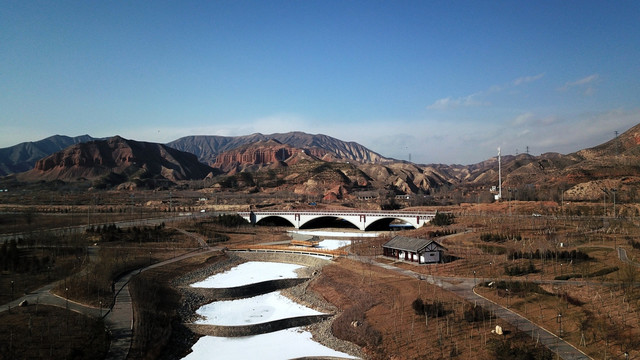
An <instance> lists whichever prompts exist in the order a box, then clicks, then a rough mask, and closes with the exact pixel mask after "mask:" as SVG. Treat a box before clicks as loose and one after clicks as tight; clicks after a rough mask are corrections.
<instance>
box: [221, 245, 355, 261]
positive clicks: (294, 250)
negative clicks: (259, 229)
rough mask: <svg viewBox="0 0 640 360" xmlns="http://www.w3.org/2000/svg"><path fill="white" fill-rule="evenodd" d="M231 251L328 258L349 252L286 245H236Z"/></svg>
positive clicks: (230, 248)
mask: <svg viewBox="0 0 640 360" xmlns="http://www.w3.org/2000/svg"><path fill="white" fill-rule="evenodd" d="M228 250H229V251H253V252H283V253H290V254H304V255H321V256H327V257H332V258H335V257H338V256H346V255H347V252H346V251H344V250H328V249H315V248H311V247H309V248H304V249H301V248H300V247H292V246H284V245H235V246H233V247H229V248H228Z"/></svg>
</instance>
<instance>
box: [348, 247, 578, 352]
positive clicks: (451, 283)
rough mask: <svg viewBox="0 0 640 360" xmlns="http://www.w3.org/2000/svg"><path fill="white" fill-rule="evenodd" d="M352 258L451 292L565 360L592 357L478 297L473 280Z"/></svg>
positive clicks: (512, 313) (499, 306)
mask: <svg viewBox="0 0 640 360" xmlns="http://www.w3.org/2000/svg"><path fill="white" fill-rule="evenodd" d="M353 258H355V259H356V260H358V261H362V262H367V263H371V264H373V265H376V266H379V267H382V268H384V269H388V270H391V271H395V272H397V273H400V274H402V275H404V276H410V277H415V278H417V279H420V280H423V281H427V282H428V283H430V284H433V285H437V286H439V287H441V288H443V289H445V290H448V291H451V292H452V293H454V294H456V295H458V296H460V297H462V298H464V299H466V300H468V301H470V302H473V303H476V304H478V305H480V306H482V307H483V308H485V309H487V310H489V311H491V312H493V313H495V315H496V316H497V317H499V318H501V319H502V320H504V321H506V322H507V323H509V324H511V325H513V326H514V327H515V328H516V329H518V330H520V331H522V332H524V333H527V334H531V336H532V337H533V338H536V339H537V341H540V343H542V344H543V345H545V346H546V347H547V348H549V350H551V351H553V352H554V353H556V354H557V355H558V356H560V357H561V358H563V359H565V360H585V359H591V357H589V356H588V355H587V354H585V353H583V352H582V351H580V350H579V349H577V348H575V347H573V346H572V345H571V344H569V343H567V342H566V341H564V340H562V339H561V338H559V337H557V336H556V335H555V334H553V333H551V332H550V331H548V330H546V329H545V328H543V327H540V326H538V325H536V324H534V323H533V322H531V321H529V320H528V319H526V318H524V317H522V316H520V315H518V314H517V313H515V312H513V311H511V310H509V309H507V308H505V307H503V306H501V305H498V304H496V303H494V302H492V301H490V300H488V299H486V298H484V297H482V296H480V295H478V294H477V293H476V292H475V291H474V287H475V283H476V280H475V279H470V278H458V277H446V276H434V275H424V274H420V273H416V272H414V271H411V270H407V269H401V268H398V267H395V266H393V265H389V264H383V263H379V262H377V261H375V260H371V259H368V258H362V257H353Z"/></svg>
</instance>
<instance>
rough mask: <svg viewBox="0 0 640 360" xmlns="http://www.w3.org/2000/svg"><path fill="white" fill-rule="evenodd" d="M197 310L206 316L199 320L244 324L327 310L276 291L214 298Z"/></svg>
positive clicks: (214, 322) (235, 324)
mask: <svg viewBox="0 0 640 360" xmlns="http://www.w3.org/2000/svg"><path fill="white" fill-rule="evenodd" d="M196 314H198V315H200V316H202V317H203V319H199V320H197V321H196V322H195V323H196V324H202V325H222V326H242V325H253V324H261V323H266V322H269V321H275V320H281V319H287V318H292V317H297V316H307V315H322V314H323V313H321V312H318V311H315V310H313V309H311V308H308V307H306V306H304V305H300V304H298V303H296V302H294V301H292V300H290V299H289V298H287V297H286V296H283V295H282V294H281V293H280V291H276V292H272V293H268V294H264V295H258V296H254V297H251V298H247V299H239V300H225V301H216V302H212V303H210V304H207V305H203V306H201V307H200V308H199V309H198V310H196Z"/></svg>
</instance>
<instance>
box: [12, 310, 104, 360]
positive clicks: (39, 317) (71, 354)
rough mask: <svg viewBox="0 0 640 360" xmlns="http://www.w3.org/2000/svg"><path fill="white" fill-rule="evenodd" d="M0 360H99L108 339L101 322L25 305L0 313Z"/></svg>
mask: <svg viewBox="0 0 640 360" xmlns="http://www.w3.org/2000/svg"><path fill="white" fill-rule="evenodd" d="M0 324H2V326H0V339H2V341H1V342H0V359H103V358H104V357H105V355H106V354H107V351H108V349H109V336H108V334H107V332H106V331H105V328H104V324H103V323H102V321H101V320H97V319H92V318H88V317H86V316H83V315H80V314H78V313H75V312H72V311H66V310H65V309H61V308H57V307H53V306H45V305H38V306H36V305H33V304H32V305H29V306H27V307H18V308H13V309H11V311H10V312H3V313H0Z"/></svg>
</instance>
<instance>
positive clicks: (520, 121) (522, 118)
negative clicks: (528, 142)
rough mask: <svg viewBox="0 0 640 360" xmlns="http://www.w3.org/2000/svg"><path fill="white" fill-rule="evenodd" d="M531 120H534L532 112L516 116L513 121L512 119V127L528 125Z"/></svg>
mask: <svg viewBox="0 0 640 360" xmlns="http://www.w3.org/2000/svg"><path fill="white" fill-rule="evenodd" d="M533 118H534V114H533V113H532V112H527V113H524V114H520V115H518V116H516V118H515V119H513V121H512V125H514V126H518V125H524V124H527V123H529V122H530V121H531V120H532V119H533Z"/></svg>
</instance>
